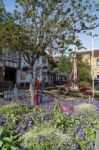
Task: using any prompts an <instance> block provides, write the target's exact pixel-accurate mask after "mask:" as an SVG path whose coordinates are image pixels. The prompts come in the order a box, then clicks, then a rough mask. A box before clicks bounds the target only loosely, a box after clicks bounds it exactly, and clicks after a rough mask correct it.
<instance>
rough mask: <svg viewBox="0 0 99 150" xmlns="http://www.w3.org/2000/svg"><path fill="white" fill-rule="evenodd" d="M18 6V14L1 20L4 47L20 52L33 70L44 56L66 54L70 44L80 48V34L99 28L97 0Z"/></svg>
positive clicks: (34, 0) (47, 0) (30, 0)
mask: <svg viewBox="0 0 99 150" xmlns="http://www.w3.org/2000/svg"><path fill="white" fill-rule="evenodd" d="M15 4H16V7H15V10H14V13H12V14H11V13H10V12H8V13H7V14H6V15H7V17H6V19H5V20H4V21H2V20H0V46H1V47H4V48H6V49H8V50H14V51H19V52H20V53H21V55H22V56H23V57H24V59H25V61H26V62H27V63H28V64H29V66H30V67H33V65H34V63H35V60H36V59H37V58H38V57H39V56H40V55H43V56H48V58H49V59H50V58H51V57H49V55H48V53H49V52H62V53H63V52H65V51H66V50H68V49H69V46H70V45H74V46H77V47H78V48H79V49H80V48H81V46H82V45H81V42H80V40H79V38H78V36H77V33H80V32H85V31H86V30H87V31H88V29H90V28H95V27H96V26H97V24H96V20H97V16H96V15H95V13H96V10H97V8H98V5H96V4H95V1H94V0H91V1H90V0H84V1H83V0H71V1H70V0H16V2H15ZM93 10H94V13H92V12H93ZM2 12H3V11H2ZM0 15H3V14H1V13H0ZM51 60H52V59H51Z"/></svg>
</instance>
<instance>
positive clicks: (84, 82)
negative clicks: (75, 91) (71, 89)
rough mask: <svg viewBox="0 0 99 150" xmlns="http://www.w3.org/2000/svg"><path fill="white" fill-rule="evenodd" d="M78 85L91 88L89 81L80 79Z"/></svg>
mask: <svg viewBox="0 0 99 150" xmlns="http://www.w3.org/2000/svg"><path fill="white" fill-rule="evenodd" d="M79 86H80V87H86V88H90V89H91V85H90V83H88V82H86V81H81V82H80V83H79Z"/></svg>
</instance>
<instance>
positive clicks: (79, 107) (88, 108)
mask: <svg viewBox="0 0 99 150" xmlns="http://www.w3.org/2000/svg"><path fill="white" fill-rule="evenodd" d="M75 111H81V112H84V113H85V112H90V113H91V112H96V106H95V105H92V104H86V103H85V104H79V105H77V106H76V107H75Z"/></svg>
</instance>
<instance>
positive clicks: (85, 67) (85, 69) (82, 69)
mask: <svg viewBox="0 0 99 150" xmlns="http://www.w3.org/2000/svg"><path fill="white" fill-rule="evenodd" d="M77 67H78V74H79V77H80V81H85V82H89V81H90V76H91V75H90V72H91V67H90V65H89V63H88V62H87V61H84V60H83V56H81V54H77Z"/></svg>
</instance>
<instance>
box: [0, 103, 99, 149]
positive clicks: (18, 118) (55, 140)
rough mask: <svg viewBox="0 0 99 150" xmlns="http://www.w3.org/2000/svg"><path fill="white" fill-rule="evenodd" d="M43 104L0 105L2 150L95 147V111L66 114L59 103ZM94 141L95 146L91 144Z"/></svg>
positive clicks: (0, 147) (0, 142) (0, 143)
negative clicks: (34, 105) (91, 113)
mask: <svg viewBox="0 0 99 150" xmlns="http://www.w3.org/2000/svg"><path fill="white" fill-rule="evenodd" d="M51 106H52V105H51ZM10 107H11V108H10ZM40 107H41V106H40ZM40 107H35V108H34V107H31V106H23V105H20V106H9V107H7V106H5V107H4V106H3V107H0V110H1V111H0V149H1V150H4V149H5V150H10V149H11V150H23V149H27V150H31V149H33V150H41V149H42V150H46V149H49V150H55V149H56V148H59V149H60V150H63V149H66V148H68V149H72V148H73V146H74V145H75V143H76V146H77V149H82V148H86V150H88V149H89V148H90V146H91V148H92V149H94V143H95V138H96V133H95V131H94V129H95V126H96V125H97V123H98V122H97V119H95V118H94V116H95V114H96V112H95V113H94V114H93V116H91V115H89V113H87V112H86V114H84V113H79V112H78V113H74V114H66V113H64V112H62V111H61V109H60V105H53V107H52V108H51V107H49V106H48V107H47V105H44V106H43V107H44V109H42V108H40ZM88 107H89V106H88ZM45 108H46V109H45ZM92 108H93V106H92ZM6 109H7V110H6ZM86 109H87V108H86ZM5 110H6V111H5ZM4 111H5V113H4ZM7 111H8V113H7ZM30 125H32V126H30ZM23 131H24V132H23ZM78 137H79V138H78ZM91 142H93V145H90V144H88V143H91Z"/></svg>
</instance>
